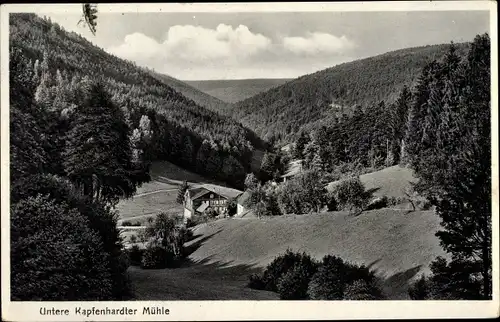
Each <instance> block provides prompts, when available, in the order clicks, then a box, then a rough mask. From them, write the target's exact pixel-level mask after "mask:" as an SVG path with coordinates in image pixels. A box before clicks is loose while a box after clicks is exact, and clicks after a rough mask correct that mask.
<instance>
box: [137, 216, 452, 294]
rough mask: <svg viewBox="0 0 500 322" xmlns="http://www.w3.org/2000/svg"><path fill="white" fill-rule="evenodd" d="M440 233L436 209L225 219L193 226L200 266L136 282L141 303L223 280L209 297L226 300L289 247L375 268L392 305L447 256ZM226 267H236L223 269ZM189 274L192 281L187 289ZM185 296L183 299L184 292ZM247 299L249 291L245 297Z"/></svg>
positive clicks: (140, 276)
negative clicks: (229, 290)
mask: <svg viewBox="0 0 500 322" xmlns="http://www.w3.org/2000/svg"><path fill="white" fill-rule="evenodd" d="M438 229H439V219H438V217H437V216H436V215H435V214H434V213H433V212H432V211H416V212H411V213H408V212H407V211H402V210H394V209H379V210H373V211H367V212H364V213H362V214H361V215H359V216H352V215H349V214H347V213H345V212H332V213H321V214H311V215H301V216H282V217H275V218H266V219H262V220H259V219H248V220H243V219H223V220H219V221H216V222H213V223H210V224H209V225H200V226H197V227H195V228H194V234H195V235H197V236H199V237H198V238H196V239H195V240H193V241H191V242H189V243H187V244H186V246H187V247H188V248H189V247H192V248H193V251H192V253H191V255H190V256H189V259H190V260H191V261H193V262H194V263H197V264H193V265H192V266H190V267H189V268H179V269H170V270H168V269H167V270H162V271H161V270H160V271H151V272H149V271H144V270H141V269H138V268H132V269H131V276H132V279H133V281H134V284H136V288H137V290H138V293H137V294H138V297H139V298H140V299H153V298H154V299H167V298H170V296H171V295H170V291H169V288H168V287H164V288H163V290H164V291H161V290H160V289H159V286H158V285H160V284H161V285H162V286H166V285H174V286H175V288H186V294H189V293H190V292H193V290H194V289H195V287H196V285H197V284H199V283H203V281H205V280H206V282H205V283H206V284H205V285H212V284H210V283H212V282H213V281H214V280H221V279H223V280H224V284H222V283H221V284H219V285H217V287H214V289H213V290H211V291H209V289H207V292H206V293H204V294H205V295H203V296H207V297H204V298H203V299H206V300H209V299H216V297H211V296H219V295H217V294H219V293H217V292H219V291H221V288H224V287H226V283H229V284H228V285H235V287H236V285H239V286H238V287H244V286H245V285H246V281H247V280H246V278H247V276H248V274H249V271H250V270H254V269H258V268H260V269H262V268H263V267H265V265H266V264H268V263H269V262H271V261H272V260H273V259H274V258H275V257H276V256H277V255H279V254H280V253H282V252H284V251H285V250H286V249H287V248H290V249H292V250H295V251H305V252H307V253H310V254H311V255H312V256H314V257H316V258H318V259H320V258H321V257H322V256H324V255H326V254H333V255H338V256H340V257H342V258H343V259H345V260H348V261H352V262H357V263H360V264H366V265H369V266H370V267H371V268H372V269H373V270H375V271H376V273H377V275H378V276H380V277H382V278H383V280H384V285H383V289H384V292H385V293H386V294H387V295H388V296H389V297H390V299H407V287H408V284H409V282H410V281H411V280H412V279H414V278H415V277H417V275H418V274H420V273H422V272H428V265H429V263H430V262H431V261H432V260H434V259H435V257H436V256H438V255H442V256H445V253H444V251H443V250H442V249H441V248H440V246H439V242H438V239H437V238H436V237H435V236H434V233H435V232H436V231H437V230H438ZM221 263H226V264H227V265H228V266H234V268H233V269H232V270H227V269H224V268H221V267H220V265H221ZM208 267H209V268H210V269H208ZM205 268H207V269H206V270H205ZM229 272H230V273H229ZM182 274H188V275H186V276H189V278H186V279H184V281H183V282H182V284H181V282H180V280H182V277H181V276H184V275H182ZM191 276H194V277H192V278H193V279H191ZM198 278H200V279H202V280H203V281H199V280H198ZM158 280H161V281H162V282H161V283H158ZM231 283H235V284H231ZM217 289H218V290H217ZM240 290H242V289H240ZM176 292H177V291H176ZM178 292H179V293H182V292H181V290H180V289H179V290H178ZM247 295H248V296H251V295H249V294H247ZM151 296H153V297H151ZM192 296H193V297H192V298H190V297H189V296H188V295H185V296H184V297H183V298H185V299H188V298H189V299H195V298H196V299H200V298H201V297H202V294H201V293H200V294H195V295H192ZM241 297H243V293H241V294H240V297H238V298H241ZM248 299H250V298H248Z"/></svg>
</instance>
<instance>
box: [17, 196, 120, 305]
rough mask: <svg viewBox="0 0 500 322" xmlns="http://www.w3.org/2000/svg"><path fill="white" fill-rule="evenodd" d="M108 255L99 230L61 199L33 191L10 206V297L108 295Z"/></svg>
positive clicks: (94, 297) (97, 297)
mask: <svg viewBox="0 0 500 322" xmlns="http://www.w3.org/2000/svg"><path fill="white" fill-rule="evenodd" d="M68 232H73V233H68ZM109 261H110V256H109V254H108V253H106V252H105V250H104V248H103V245H102V242H101V239H100V237H99V234H98V233H97V232H95V231H93V230H92V229H91V228H90V227H89V223H88V220H87V218H85V216H84V215H82V214H81V213H80V212H79V211H78V209H75V208H72V207H71V206H69V205H68V204H67V203H66V202H64V201H56V200H54V199H51V198H50V197H49V196H42V195H38V196H36V197H29V198H27V199H23V200H22V201H20V202H18V203H16V204H14V205H13V206H12V208H11V265H12V266H11V272H12V273H11V283H12V284H11V292H12V293H11V296H12V299H13V300H30V301H33V300H51V301H57V300H65V301H76V300H94V301H98V300H106V299H109V298H111V297H112V292H113V281H112V276H111V272H110V271H109Z"/></svg>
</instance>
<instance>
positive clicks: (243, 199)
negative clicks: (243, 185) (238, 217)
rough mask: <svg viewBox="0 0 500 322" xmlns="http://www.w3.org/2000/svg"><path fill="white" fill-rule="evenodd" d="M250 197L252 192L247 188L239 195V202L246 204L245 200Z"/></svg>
mask: <svg viewBox="0 0 500 322" xmlns="http://www.w3.org/2000/svg"><path fill="white" fill-rule="evenodd" d="M249 197H250V193H249V192H248V190H246V191H245V192H243V193H242V194H241V195H240V196H239V197H238V203H239V204H240V205H242V206H243V205H244V204H245V201H246V200H247V199H248V198H249Z"/></svg>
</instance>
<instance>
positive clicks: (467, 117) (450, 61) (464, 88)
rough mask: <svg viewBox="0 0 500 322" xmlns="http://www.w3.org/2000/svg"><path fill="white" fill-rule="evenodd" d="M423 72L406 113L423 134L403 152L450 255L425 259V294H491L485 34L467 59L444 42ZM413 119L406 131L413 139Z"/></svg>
mask: <svg viewBox="0 0 500 322" xmlns="http://www.w3.org/2000/svg"><path fill="white" fill-rule="evenodd" d="M436 67H437V68H436ZM427 71H429V75H422V78H421V80H424V79H430V80H429V81H422V82H420V83H419V90H418V91H417V93H416V94H417V99H415V101H414V104H415V105H414V106H413V107H412V114H411V122H413V124H414V125H417V124H419V125H420V126H421V127H422V128H423V134H422V138H421V139H420V140H417V141H416V142H415V141H413V142H411V144H410V146H411V148H410V149H409V150H408V152H409V159H410V164H411V165H412V167H413V168H414V170H415V171H416V174H417V176H418V177H419V179H420V180H419V183H418V184H417V185H416V187H415V188H416V190H417V191H418V192H420V193H421V194H424V195H425V196H426V197H427V198H428V199H429V200H430V201H431V203H432V204H433V205H435V206H436V213H437V215H438V216H439V217H440V218H441V225H442V227H443V229H442V230H441V231H439V232H438V233H437V234H436V235H437V236H438V238H439V239H440V244H441V246H442V247H443V248H444V250H445V251H447V252H448V253H450V255H451V261H449V262H448V261H446V260H445V259H444V258H438V259H437V260H436V261H435V262H434V263H433V264H432V265H431V270H432V273H433V276H432V277H431V281H432V284H433V288H434V290H433V292H432V293H433V294H434V297H436V298H442V299H490V298H491V293H492V292H491V286H492V285H491V256H492V254H491V141H490V138H491V136H490V108H491V105H490V100H491V98H490V41H489V36H488V35H487V34H485V35H482V36H477V37H476V38H475V39H474V42H473V43H472V45H471V48H470V50H469V53H468V55H467V59H466V61H464V62H461V63H460V59H459V57H458V56H457V54H456V52H455V49H454V46H451V47H450V51H449V53H448V55H447V56H446V57H445V59H444V61H443V62H442V63H441V64H439V66H435V64H433V66H432V68H428V69H427ZM424 83H428V86H427V87H425V86H423V84H424ZM427 93H428V94H427ZM427 96H428V99H427V102H426V103H425V100H424V99H422V98H425V97H427ZM422 112H424V113H422ZM410 124H411V123H410ZM414 125H410V127H409V133H408V135H407V137H412V138H418V134H416V133H418V132H417V131H415V129H416V127H415V126H414Z"/></svg>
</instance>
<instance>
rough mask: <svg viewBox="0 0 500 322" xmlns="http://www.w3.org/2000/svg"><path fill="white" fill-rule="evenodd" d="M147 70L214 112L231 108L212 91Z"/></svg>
mask: <svg viewBox="0 0 500 322" xmlns="http://www.w3.org/2000/svg"><path fill="white" fill-rule="evenodd" d="M146 71H147V72H149V73H150V74H151V75H152V76H153V77H155V78H157V79H158V80H160V81H161V82H163V83H165V84H167V85H168V86H170V87H172V88H173V89H175V90H176V91H178V92H180V93H181V94H182V95H184V96H185V97H187V98H189V99H191V100H193V101H195V102H196V103H197V104H198V105H200V106H203V107H206V108H208V109H210V110H212V111H214V112H219V113H225V112H226V111H227V110H228V109H229V105H230V104H228V103H227V102H224V101H222V100H221V98H220V97H217V96H214V95H212V93H210V92H207V91H203V90H200V89H199V88H198V89H197V87H196V86H192V85H191V84H190V82H183V81H180V80H178V79H176V78H173V77H170V76H168V75H165V74H160V73H157V72H154V71H152V70H149V69H147V68H146Z"/></svg>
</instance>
